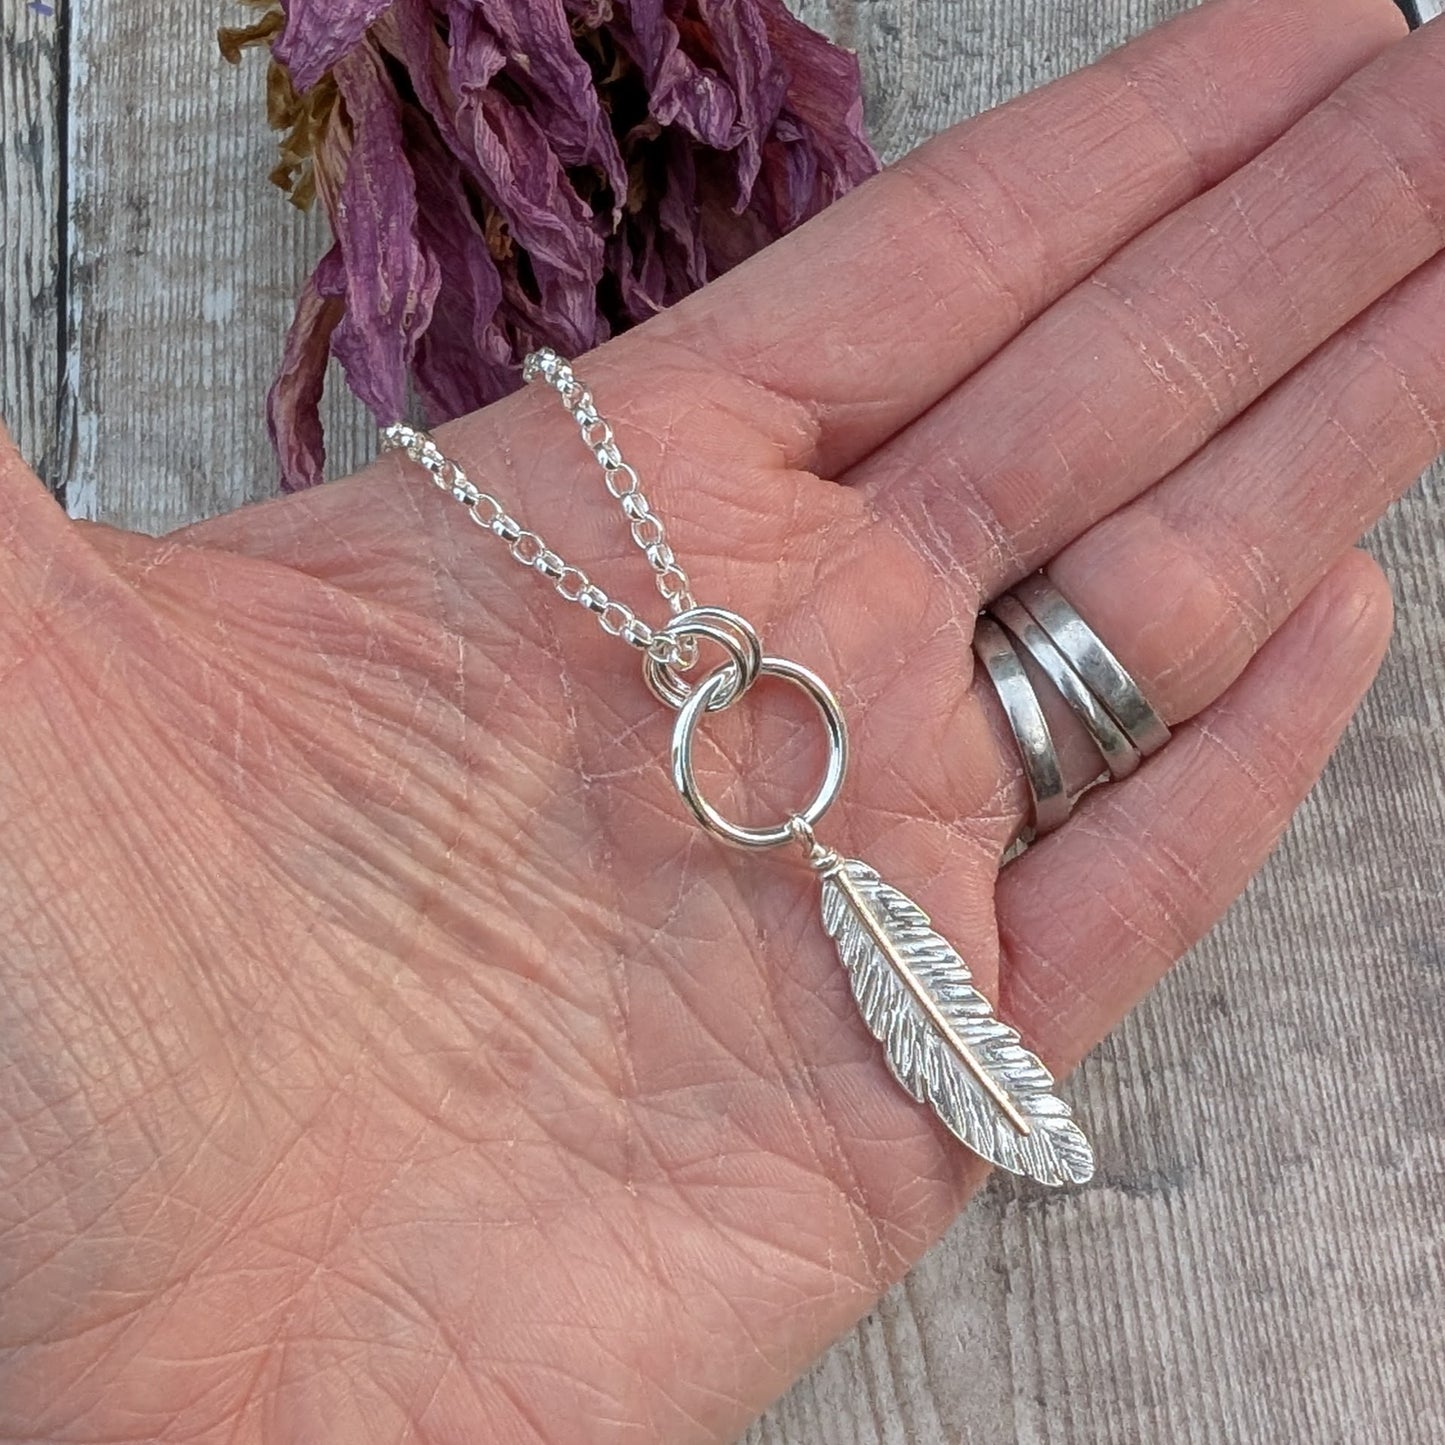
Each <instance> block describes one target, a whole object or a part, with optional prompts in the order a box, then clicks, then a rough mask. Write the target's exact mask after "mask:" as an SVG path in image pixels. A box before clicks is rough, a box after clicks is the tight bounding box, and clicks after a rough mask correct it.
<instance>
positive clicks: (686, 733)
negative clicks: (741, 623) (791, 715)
mask: <svg viewBox="0 0 1445 1445" xmlns="http://www.w3.org/2000/svg"><path fill="white" fill-rule="evenodd" d="M758 671H759V673H760V675H761V676H763V677H777V678H781V679H782V680H783V681H784V682H791V683H792V684H793V685H794V686H795V687H797V688H799V689H801V690H802V691H803V692H805V693H806V694H807V695H808V697H809V698H811V699H812V702H813V704H814V706H816V707H817V709H818V711H819V713H821V714H822V718H823V725H824V727H825V728H826V729H827V732H828V763H827V767H826V769H825V770H824V773H823V781H822V782H821V783H820V784H819V786H818V791H817V793H816V794H815V795H814V797H813V800H812V802H810V803H809V804H808V806H807V807H806V808H804V809H803V810H802V811H801V812H798V813H794V814H793V815H791V816H790V817H789V818H788V820H787V822H785V823H781V824H779V825H778V826H777V827H774V828H749V827H745V826H744V825H743V824H741V823H734V822H731V821H730V820H729V819H727V818H724V817H723V815H722V814H721V813H719V812H718V811H717V809H716V808H714V807H713V805H712V804H711V803H709V802H708V800H707V799H706V798H704V797H703V795H702V791H701V789H700V788H699V787H698V782H697V775H696V773H695V771H694V770H693V760H692V745H693V739H694V738H695V737H696V736H697V726H698V723H699V722H700V721H701V720H702V717H703V714H704V713H707V712H715V711H716V710H717V709H716V708H715V707H713V706H712V704H713V702H714V700H715V698H716V696H717V695H718V694H719V693H720V692H721V691H722V689H723V688H725V687H726V686H727V685H728V683H729V681H730V678H731V676H732V674H731V673H730V672H729V671H728V670H726V669H724V668H719V669H718V670H717V671H716V672H714V673H711V674H710V675H709V676H707V677H705V678H704V679H703V680H702V681H701V682H700V683H698V685H697V686H696V687H695V688H693V689H692V692H691V695H690V696H689V697H688V699H687V701H686V702H684V703H683V705H682V709H681V711H680V712H679V713H678V715H677V721H676V722H675V723H674V724H673V728H672V781H673V785H674V786H675V787H676V788H677V791H678V792H679V793H680V794H681V795H682V799H683V801H684V802H685V803H686V804H687V805H688V807H689V808H690V809H691V810H692V814H693V817H695V818H696V819H697V820H698V822H699V823H701V824H702V826H703V827H704V828H706V829H707V830H708V832H709V833H712V834H713V835H714V836H716V837H718V838H722V839H723V840H724V841H725V842H728V843H732V844H734V845H735V846H737V847H739V848H780V847H782V846H783V845H784V844H786V843H791V842H793V841H794V840H795V838H797V836H798V827H797V824H798V821H799V820H801V821H802V822H803V823H805V824H806V825H807V826H808V827H810V828H811V827H812V825H813V824H814V823H816V822H817V821H818V819H819V818H821V817H822V816H823V814H824V813H826V812H827V811H828V809H829V808H831V807H832V806H833V803H834V802H835V801H836V799H837V797H838V792H839V790H840V789H841V788H842V786H843V777H844V775H845V774H846V772H847V770H848V731H847V727H846V726H845V724H844V722H843V712H842V709H841V708H840V707H839V706H838V700H837V698H835V697H834V696H833V693H832V691H831V690H830V689H829V687H828V685H827V683H825V682H824V681H823V680H822V678H820V677H819V676H818V675H817V674H816V673H814V672H810V671H809V670H808V669H807V668H806V667H803V666H802V665H801V664H799V663H796V662H789V661H788V660H787V658H783V657H764V658H763V659H762V663H761V665H760V667H759V669H758Z"/></svg>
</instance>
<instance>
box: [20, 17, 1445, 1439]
mask: <svg viewBox="0 0 1445 1445" xmlns="http://www.w3.org/2000/svg"><path fill="white" fill-rule="evenodd" d="M3 7H4V8H3V12H0V196H3V216H0V219H3V239H0V246H3V250H0V411H3V414H4V415H5V416H6V417H7V418H8V420H9V422H10V425H11V427H12V429H13V430H14V432H15V434H16V436H17V438H18V440H19V443H20V445H21V447H22V449H23V451H24V453H25V455H26V456H27V457H28V458H29V459H30V461H31V462H32V464H33V465H34V466H36V467H37V468H38V469H39V470H40V471H41V473H42V474H43V475H44V476H45V477H47V478H48V479H49V481H50V483H51V484H52V486H53V487H54V488H55V490H56V492H57V494H58V495H59V496H60V497H61V498H62V499H63V501H64V502H65V504H66V505H67V506H68V508H69V509H70V511H71V512H72V513H74V514H76V515H78V516H86V517H95V518H100V519H103V520H106V521H110V522H115V523H120V524H124V525H127V526H133V527H139V528H143V529H147V530H151V531H162V530H165V529H167V528H170V527H173V526H176V525H178V524H180V523H183V522H186V521H189V520H191V519H193V518H196V517H199V516H202V515H205V514H207V513H211V512H215V511H217V510H220V509H226V508H231V507H234V506H236V505H238V504H240V503H242V502H246V501H249V500H252V499H254V498H257V497H261V496H264V495H267V494H268V493H269V492H270V491H271V489H272V487H273V477H274V467H273V464H272V459H271V455H270V451H269V448H268V444H267V441H266V438H265V433H264V426H263V422H262V397H263V393H264V390H265V387H266V385H267V383H268V381H269V379H270V376H271V373H272V370H273V367H274V366H275V363H276V360H277V356H278V350H279V346H280V341H281V336H282V333H283V330H284V328H285V326H286V324H287V321H288V319H289V316H290V308H291V302H292V298H293V296H294V294H295V292H296V290H297V289H298V287H299V285H300V283H301V280H302V277H303V276H304V274H305V272H306V270H307V269H308V265H309V263H310V261H311V260H312V258H314V257H315V256H316V255H318V254H319V253H320V250H321V248H322V230H321V225H320V223H319V221H318V219H317V218H316V217H309V218H302V217H300V216H298V215H297V214H296V213H295V212H294V211H292V210H291V209H290V208H289V207H288V206H287V205H286V204H285V203H284V202H283V200H282V198H281V197H280V194H279V193H278V192H276V191H274V190H273V189H272V188H271V187H270V186H269V185H268V184H267V182H266V180H265V176H266V172H267V170H268V169H269V168H270V166H271V163H272V152H273V144H274V142H273V138H272V137H271V135H270V134H269V133H268V132H267V130H266V128H265V124H264V119H263V113H262V101H261V83H262V65H261V62H260V60H259V57H253V58H252V61H251V63H250V64H249V65H247V66H246V67H244V68H243V69H242V70H240V71H237V70H233V69H231V68H230V67H229V66H227V65H225V64H224V63H223V62H222V61H221V60H220V58H219V56H218V55H217V52H216V46H215V36H214V32H215V28H216V26H217V24H218V23H222V22H226V23H234V21H235V18H236V17H237V16H238V15H239V14H240V13H241V12H240V11H239V10H238V9H232V8H230V7H227V6H220V7H215V8H213V7H211V6H207V5H172V4H161V3H159V0H155V3H149V4H145V3H140V4H138V3H129V4H113V3H107V0H69V4H68V5H67V3H66V0H58V8H57V10H56V13H54V14H53V15H45V14H43V13H40V11H38V10H36V9H34V8H29V7H27V5H26V4H25V3H24V0H3ZM802 8H803V11H804V13H805V14H806V16H807V18H808V19H810V20H811V21H812V22H813V23H815V24H817V25H819V26H820V27H822V28H824V29H826V30H828V31H830V32H831V33H832V34H834V35H835V36H837V37H838V38H840V39H842V40H843V41H845V42H846V43H848V44H850V45H853V46H855V47H856V48H858V49H859V50H860V51H861V53H862V55H863V59H864V68H865V73H866V76H867V85H868V97H869V106H870V115H871V122H872V127H873V133H874V135H875V137H876V139H877V141H878V142H879V144H880V145H881V147H882V149H883V150H884V151H885V152H887V153H888V154H889V155H897V154H899V153H900V152H902V151H903V150H905V149H907V148H908V147H909V146H910V145H911V144H913V143H914V142H915V141H917V140H919V139H920V138H921V137H923V136H925V135H927V134H929V133H931V132H933V131H935V130H937V129H939V128H940V127H942V126H944V125H947V124H948V123H949V122H951V121H954V120H957V119H959V118H961V117H963V116H966V115H968V114H971V113H973V112H975V111H977V110H980V109H982V108H984V107H986V106H988V105H991V104H993V103H995V102H997V101H999V100H1002V99H1004V98H1006V97H1007V96H1009V95H1011V94H1013V93H1014V92H1016V91H1019V90H1021V89H1024V88H1026V87H1028V86H1032V85H1035V84H1037V83H1039V82H1041V81H1043V80H1046V79H1049V78H1051V77H1053V76H1055V75H1057V74H1060V73H1061V72H1063V71H1066V70H1069V69H1071V68H1073V67H1075V66H1077V65H1079V64H1081V63H1083V62H1085V61H1087V60H1089V59H1090V58H1092V57H1093V56H1095V55H1097V54H1098V53H1099V52H1100V51H1102V50H1104V49H1105V48H1108V47H1110V46H1112V45H1113V44H1115V43H1116V42H1118V41H1119V40H1121V39H1123V38H1124V37H1126V36H1128V35H1130V34H1132V33H1134V32H1136V31H1138V30H1140V29H1142V28H1143V27H1145V26H1146V25H1148V24H1149V23H1150V22H1152V21H1154V20H1157V19H1160V18H1162V17H1163V16H1164V15H1166V14H1168V13H1169V12H1171V11H1173V10H1175V9H1178V8H1181V5H1180V0H805V3H804V4H803V6H802ZM1427 8H1430V9H1433V10H1438V9H1440V8H1441V5H1440V0H1427ZM1442 324H1445V319H1442ZM335 396H336V399H335V400H334V401H333V403H332V405H331V408H330V418H331V435H332V440H333V447H334V452H333V468H334V471H335V472H336V473H338V474H339V473H340V472H342V471H345V470H349V469H350V468H352V467H353V466H355V465H357V464H359V463H360V462H361V461H363V460H364V459H365V458H366V457H367V456H368V455H369V454H370V449H371V445H372V443H371V433H370V430H369V427H368V425H367V423H366V421H365V419H364V418H363V417H362V416H361V415H360V414H359V413H358V410H357V409H356V408H355V407H354V406H351V405H349V404H348V403H347V402H346V401H345V400H344V399H342V398H341V394H340V388H339V387H338V388H336V392H335ZM1442 502H1445V473H1442V472H1440V471H1437V472H1435V473H1434V474H1433V475H1432V476H1431V477H1429V478H1427V479H1426V480H1425V482H1424V484H1423V485H1422V486H1421V487H1420V488H1419V489H1418V490H1417V491H1416V492H1415V493H1414V494H1413V495H1412V496H1411V497H1410V498H1409V499H1408V500H1407V501H1405V502H1404V503H1403V504H1402V505H1401V506H1400V507H1398V508H1397V509H1396V511H1395V512H1394V514H1393V515H1392V516H1391V517H1390V518H1389V520H1388V521H1387V522H1386V523H1385V524H1384V525H1383V526H1382V527H1381V528H1380V529H1379V530H1378V532H1377V533H1376V535H1375V537H1374V539H1373V544H1372V545H1373V547H1374V550H1375V552H1376V554H1377V555H1378V556H1379V558H1380V560H1381V561H1382V562H1383V563H1384V565H1385V567H1386V569H1387V570H1388V572H1389V574H1390V576H1391V577H1392V579H1393V581H1394V584H1395V591H1396V597H1397V599H1398V604H1399V613H1400V619H1399V636H1398V640H1397V642H1396V644H1395V647H1394V651H1393V653H1392V655H1391V657H1390V659H1389V661H1388V663H1387V664H1386V667H1385V671H1384V675H1383V677H1382V679H1381V682H1380V685H1379V686H1378V687H1377V689H1376V690H1375V692H1374V694H1373V696H1372V697H1371V699H1370V701H1369V703H1368V704H1367V706H1366V708H1365V711H1364V714H1363V716H1362V718H1361V719H1360V721H1359V723H1358V724H1357V725H1356V727H1355V728H1354V730H1353V732H1352V733H1351V734H1350V736H1349V738H1348V739H1347V741H1346V743H1345V745H1344V748H1343V750H1342V752H1341V754H1340V756H1339V758H1338V760H1337V761H1336V763H1335V764H1334V766H1333V768H1332V770H1331V772H1330V774H1329V776H1328V778H1327V779H1326V782H1325V783H1324V785H1323V787H1322V788H1321V789H1320V790H1319V792H1318V794H1317V795H1316V797H1315V798H1314V799H1313V801H1312V802H1311V803H1310V804H1309V806H1308V807H1307V808H1306V809H1305V811H1304V814H1303V815H1302V817H1301V818H1300V820H1299V822H1298V824H1297V826H1296V827H1295V828H1294V830H1293V832H1292V833H1291V835H1290V836H1289V838H1288V840H1287V841H1286V843H1285V845H1284V847H1283V848H1282V850H1281V852H1280V853H1279V855H1278V856H1277V857H1276V858H1275V860H1274V862H1273V863H1272V864H1271V866H1270V867H1269V869H1268V870H1267V871H1266V873H1265V874H1264V876H1263V877H1262V878H1261V879H1260V880H1259V881H1258V883H1257V884H1256V885H1255V886H1254V887H1253V889H1252V890H1251V891H1250V893H1249V894H1248V895H1247V896H1246V898H1245V899H1244V901H1243V902H1242V903H1240V904H1239V905H1238V907H1236V908H1235V910H1234V911H1233V913H1232V914H1231V915H1230V917H1229V918H1228V919H1227V921H1226V922H1225V923H1224V925H1223V926H1222V927H1221V928H1220V929H1219V930H1218V931H1217V932H1216V933H1215V935H1214V936H1213V937H1212V938H1211V939H1210V940H1209V941H1208V942H1207V943H1206V944H1205V945H1203V946H1202V947H1201V948H1199V949H1197V950H1196V951H1195V953H1194V954H1193V955H1192V957H1191V958H1190V959H1189V960H1188V961H1187V962H1186V963H1185V965H1184V966H1183V967H1181V968H1180V970H1179V971H1178V972H1177V973H1176V974H1175V975H1174V977H1173V978H1172V979H1171V980H1170V981H1169V982H1168V983H1167V984H1166V985H1165V986H1164V987H1162V988H1161V989H1160V990H1159V991H1158V992H1157V994H1156V995H1155V996H1154V998H1153V999H1152V1000H1151V1001H1150V1002H1149V1003H1148V1004H1147V1005H1146V1006H1145V1007H1144V1008H1142V1009H1141V1010H1140V1011H1139V1012H1138V1013H1137V1014H1136V1015H1135V1017H1134V1018H1133V1019H1131V1020H1130V1021H1129V1023H1128V1024H1127V1025H1126V1026H1125V1027H1123V1028H1122V1029H1120V1030H1119V1032H1118V1033H1117V1034H1116V1035H1115V1037H1114V1038H1113V1039H1112V1040H1111V1041H1110V1042H1109V1043H1108V1044H1107V1045H1106V1046H1105V1047H1103V1048H1101V1049H1100V1050H1099V1051H1098V1052H1097V1053H1096V1054H1095V1056H1094V1057H1093V1058H1091V1059H1090V1060H1089V1061H1088V1062H1087V1063H1086V1064H1085V1066H1084V1067H1083V1069H1082V1070H1081V1071H1080V1073H1079V1075H1078V1076H1076V1078H1075V1080H1074V1081H1073V1082H1072V1084H1071V1085H1070V1092H1071V1095H1072V1097H1073V1098H1074V1100H1075V1101H1076V1103H1077V1104H1078V1106H1079V1108H1080V1109H1081V1111H1082V1114H1083V1116H1084V1118H1086V1119H1087V1120H1088V1121H1089V1122H1090V1124H1091V1126H1092V1130H1093V1132H1094V1135H1095V1138H1096V1142H1097V1143H1098V1145H1099V1147H1100V1150H1101V1156H1102V1168H1101V1178H1100V1180H1099V1182H1098V1183H1097V1184H1096V1185H1094V1186H1093V1187H1092V1188H1090V1189H1087V1190H1084V1191H1082V1192H1079V1193H1072V1194H1065V1195H1059V1196H1054V1195H1048V1196H1045V1195H1043V1194H1041V1193H1037V1192H1033V1191H1031V1190H1028V1189H1025V1188H1021V1187H1018V1186H1016V1185H1013V1184H1011V1183H1008V1182H997V1183H995V1184H994V1185H992V1186H991V1188H990V1190H989V1191H988V1193H987V1194H986V1195H985V1196H984V1197H983V1198H982V1199H981V1200H980V1202H979V1203H978V1204H977V1205H976V1207H975V1208H973V1209H972V1210H971V1211H970V1212H969V1213H968V1214H967V1215H966V1216H965V1217H964V1218H963V1219H962V1220H960V1221H959V1223H958V1224H957V1226H956V1227H955V1228H954V1230H953V1231H952V1232H951V1234H950V1235H949V1236H948V1238H947V1240H946V1241H945V1242H944V1243H943V1244H942V1245H940V1246H939V1248H937V1249H936V1250H935V1251H934V1252H933V1253H932V1255H930V1257H929V1258H928V1259H927V1260H926V1261H925V1262H924V1263H923V1264H922V1265H920V1267H919V1268H918V1269H917V1270H915V1271H914V1273H913V1274H912V1276H911V1277H910V1278H909V1279H908V1280H906V1281H905V1282H904V1283H903V1284H902V1285H900V1286H899V1287H898V1288H897V1289H896V1290H895V1291H894V1292H893V1293H892V1294H891V1295H890V1296H889V1297H888V1298H887V1299H885V1300H884V1301H883V1303H882V1304H881V1305H880V1306H879V1307H878V1309H877V1310H876V1311H875V1312H874V1313H873V1314H872V1315H871V1316H870V1317H869V1318H868V1319H867V1320H866V1321H865V1322H864V1323H863V1324H862V1325H860V1326H859V1328H858V1329H857V1330H856V1331H855V1332H854V1333H853V1334H852V1335H851V1336H850V1337H849V1338H847V1339H845V1340H843V1341H842V1342H840V1343H839V1344H838V1345H837V1346H836V1347H835V1348H834V1349H833V1350H832V1352H831V1353H830V1354H829V1355H828V1356H826V1357H825V1358H824V1359H823V1360H822V1361H821V1362H820V1363H819V1364H818V1365H817V1367H816V1368H815V1369H814V1370H813V1371H812V1373H811V1374H810V1375H808V1376H807V1377H806V1378H805V1379H803V1380H802V1381H801V1382H800V1383H799V1384H798V1385H797V1386H796V1387H795V1388H794V1389H793V1391H792V1392H791V1393H790V1394H789V1395H788V1396H787V1397H786V1398H785V1399H784V1400H782V1401H781V1402H780V1403H779V1404H778V1405H777V1406H776V1407H775V1408H774V1409H773V1410H772V1412H771V1413H770V1414H769V1415H768V1416H767V1417H766V1418H764V1419H763V1420H761V1421H759V1422H758V1423H757V1424H756V1425H755V1426H754V1427H753V1429H752V1430H751V1431H750V1432H749V1434H748V1436H747V1437H746V1438H747V1442H748V1445H901V1442H914V1445H935V1442H937V1445H943V1442H947V1445H963V1442H975V1441H978V1442H983V1441H987V1442H991V1445H994V1442H1008V1441H1016V1442H1020V1445H1132V1442H1168V1445H1194V1442H1199V1445H1204V1442H1208V1445H1221V1442H1229V1445H1234V1442H1261V1445H1263V1442H1287V1445H1292V1442H1309V1445H1335V1442H1338V1445H1376V1442H1379V1445H1407V1442H1408V1445H1414V1442H1420V1445H1436V1442H1442V1441H1445V1354H1442V1337H1445V1262H1442V1237H1445V1111H1442V1108H1441V1096H1442V1092H1445V898H1442V887H1445V885H1442V877H1445V780H1442V774H1445V510H1442ZM1320 665H1321V666H1328V665H1329V659H1328V658H1321V659H1320ZM318 1445H322V1442H318ZM579 1445H582V1442H579Z"/></svg>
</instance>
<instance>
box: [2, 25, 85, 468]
mask: <svg viewBox="0 0 1445 1445" xmlns="http://www.w3.org/2000/svg"><path fill="white" fill-rule="evenodd" d="M66 26H67V22H66V17H65V11H64V9H63V8H62V9H61V10H60V12H59V13H52V14H48V15H47V14H43V13H41V11H39V10H35V9H32V8H30V7H29V6H26V5H22V4H15V5H6V6H5V8H4V9H3V10H0V196H3V197H4V206H5V224H4V229H3V234H0V416H4V417H5V419H6V421H7V422H8V423H9V426H10V429H11V432H12V433H13V435H14V437H15V441H16V444H17V445H18V446H19V447H20V450H21V453H22V455H24V457H25V458H26V460H28V461H29V463H30V465H31V466H32V467H34V468H35V470H36V471H37V472H38V473H39V474H40V475H41V476H42V477H43V478H45V480H46V481H47V482H49V483H50V485H51V486H53V487H54V486H58V485H59V483H60V481H61V463H62V458H63V455H64V452H65V447H64V445H63V438H64V436H65V434H66V431H67V429H68V413H69V408H68V406H67V405H66V404H65V398H66V394H67V393H66V385H65V378H63V377H62V375H61V357H62V349H63V335H62V326H63V323H64V314H65V308H64V276H65V233H64V226H63V222H62V217H63V214H64V210H63V204H62V195H63V191H64V185H65V134H64V108H63V106H62V103H61V98H62V96H63V94H64V89H65V59H66Z"/></svg>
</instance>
